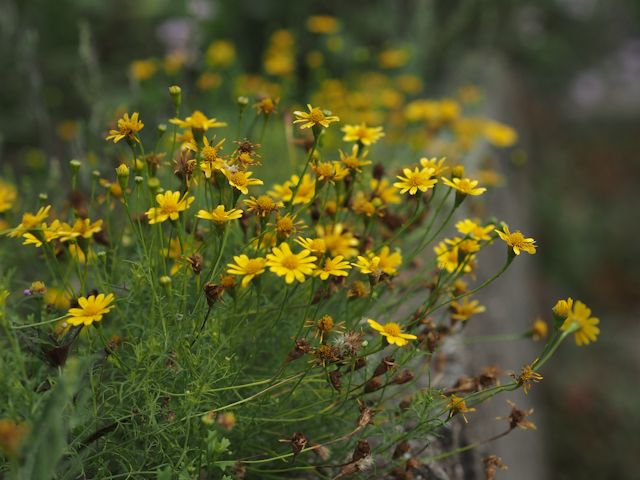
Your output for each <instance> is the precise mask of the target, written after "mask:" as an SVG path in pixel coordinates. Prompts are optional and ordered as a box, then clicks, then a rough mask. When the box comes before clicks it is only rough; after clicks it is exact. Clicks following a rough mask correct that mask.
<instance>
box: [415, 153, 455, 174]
mask: <svg viewBox="0 0 640 480" xmlns="http://www.w3.org/2000/svg"><path fill="white" fill-rule="evenodd" d="M446 161H447V159H446V158H440V159H437V158H436V157H433V158H427V157H422V158H421V159H420V166H421V167H422V168H432V169H433V173H432V175H433V176H434V177H438V176H440V175H442V174H443V173H444V172H446V171H447V170H449V167H448V166H447V165H445V163H446Z"/></svg>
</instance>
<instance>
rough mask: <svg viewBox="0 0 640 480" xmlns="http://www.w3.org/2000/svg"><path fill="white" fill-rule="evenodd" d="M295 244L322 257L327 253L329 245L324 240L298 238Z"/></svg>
mask: <svg viewBox="0 0 640 480" xmlns="http://www.w3.org/2000/svg"><path fill="white" fill-rule="evenodd" d="M295 242H296V243H297V244H298V245H300V246H301V247H302V248H306V249H307V250H309V251H310V252H311V253H314V254H317V255H322V254H323V253H324V252H326V251H327V244H326V243H325V241H324V239H322V238H303V237H300V238H296V239H295Z"/></svg>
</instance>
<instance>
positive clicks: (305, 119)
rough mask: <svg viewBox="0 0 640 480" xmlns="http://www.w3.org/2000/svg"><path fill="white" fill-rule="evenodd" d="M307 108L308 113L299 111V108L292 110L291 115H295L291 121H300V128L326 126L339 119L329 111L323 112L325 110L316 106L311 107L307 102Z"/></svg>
mask: <svg viewBox="0 0 640 480" xmlns="http://www.w3.org/2000/svg"><path fill="white" fill-rule="evenodd" d="M307 108H308V109H309V112H308V113H307V112H301V111H299V110H296V111H295V112H293V115H294V116H295V117H296V119H295V120H294V121H293V123H294V124H295V123H300V124H301V125H300V128H311V127H316V126H321V127H324V128H328V127H329V124H331V123H333V122H339V121H340V119H339V118H338V117H336V116H335V115H331V113H330V112H329V113H326V114H325V112H323V111H322V110H320V109H319V108H317V107H312V106H311V105H310V104H307Z"/></svg>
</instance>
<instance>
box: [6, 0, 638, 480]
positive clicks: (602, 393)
mask: <svg viewBox="0 0 640 480" xmlns="http://www.w3.org/2000/svg"><path fill="white" fill-rule="evenodd" d="M312 15H328V16H330V17H332V18H334V22H331V21H329V20H327V17H324V18H325V20H324V23H323V22H322V21H317V22H316V23H315V24H314V23H313V22H309V21H308V19H309V17H310V16H312ZM639 17H640V2H639V1H634V0H626V1H625V0H536V1H517V0H513V1H510V2H503V1H499V0H483V1H479V0H446V1H445V0H442V1H439V0H432V1H429V0H386V1H384V0H351V1H349V2H344V1H331V0H323V1H307V2H300V1H294V0H217V1H216V0H210V1H207V0H189V1H187V0H180V1H178V0H140V1H137V2H130V1H125V0H110V1H109V2H105V1H103V0H73V1H72V0H57V1H55V2H52V1H50V0H0V71H1V72H2V74H1V77H0V78H1V79H2V80H1V81H0V175H1V176H3V177H5V178H9V179H12V180H14V181H16V182H17V183H19V184H20V185H22V186H24V185H28V184H30V183H31V184H33V185H38V182H39V181H40V180H42V179H45V178H48V179H49V180H50V181H51V179H55V178H57V177H59V176H60V175H65V169H66V168H67V167H66V165H67V163H68V160H69V159H71V158H81V159H83V160H84V161H87V162H88V163H89V164H91V165H94V166H97V165H101V166H106V165H109V166H115V165H117V163H118V160H117V154H116V153H115V152H116V150H106V149H105V146H104V141H103V138H104V134H105V131H106V129H107V127H108V125H109V122H112V121H113V119H115V118H117V114H116V113H117V112H119V111H122V110H124V109H127V110H129V111H134V110H138V111H141V112H143V115H142V116H143V119H144V120H145V123H147V124H148V125H149V126H150V127H149V128H148V129H147V131H146V132H144V133H146V134H147V135H150V136H152V135H153V129H152V128H151V126H152V125H154V124H156V123H157V121H166V119H167V118H169V117H170V116H172V107H171V104H170V102H169V101H168V96H167V94H166V88H167V86H168V85H171V84H174V83H175V84H180V85H182V86H183V91H184V95H185V102H186V103H187V105H191V106H193V105H197V106H198V107H199V108H201V109H203V110H205V113H208V114H210V113H209V112H214V114H215V116H216V117H219V118H223V119H228V118H233V115H237V113H234V112H235V110H233V108H234V107H233V105H234V103H233V102H234V99H235V98H236V97H237V95H242V94H247V95H249V94H250V93H251V92H254V91H256V90H261V91H264V92H265V93H269V94H274V95H278V94H279V93H280V92H279V91H278V89H277V84H282V83H286V84H287V92H288V95H289V98H290V99H294V100H292V101H294V102H296V103H299V104H302V103H306V101H307V100H309V99H310V98H312V97H313V96H315V98H319V97H318V96H320V97H321V96H322V95H325V96H326V95H329V94H333V95H336V93H335V88H333V89H329V91H324V92H323V88H324V89H325V90H326V88H325V87H327V85H329V86H330V84H327V81H328V80H329V79H331V78H340V79H346V78H349V77H350V76H353V72H365V71H367V70H368V69H373V68H376V69H378V70H382V71H387V72H394V73H398V72H400V73H403V74H406V76H407V77H411V78H418V79H419V82H418V83H417V84H416V82H415V81H414V86H413V88H414V90H415V89H417V90H416V91H415V92H414V93H416V94H418V93H419V94H420V96H423V97H436V98H438V97H444V96H451V95H454V94H456V92H458V91H459V89H460V88H461V87H465V86H468V85H474V86H476V87H477V92H481V93H477V94H478V95H480V96H482V97H483V98H484V99H485V100H484V102H485V103H484V108H485V110H488V111H489V114H490V116H491V117H492V118H495V119H497V120H500V121H503V122H505V123H508V124H510V125H513V126H514V127H515V128H516V129H517V131H518V134H519V142H518V144H517V145H516V146H515V147H513V148H512V149H509V150H507V151H506V153H504V154H501V157H500V158H499V161H500V163H499V167H496V168H497V169H498V170H500V172H501V173H502V174H503V175H504V176H505V177H506V184H505V186H504V189H503V192H502V193H501V194H500V196H498V197H496V198H495V199H494V203H495V205H494V207H495V208H494V209H493V211H496V209H497V212H496V213H497V215H499V216H501V217H502V218H504V219H505V220H506V221H508V222H513V223H514V224H516V222H517V224H518V227H519V228H522V229H523V231H525V232H526V233H529V234H530V235H531V236H533V237H535V238H536V239H537V240H538V243H539V245H540V249H539V253H538V254H537V255H536V256H535V257H532V258H529V259H527V260H526V261H524V262H522V264H521V265H518V270H517V271H516V272H515V273H513V276H512V278H511V284H509V283H510V282H509V280H505V281H504V282H503V285H502V286H500V285H496V286H493V287H492V290H491V292H490V295H492V296H493V297H495V298H500V299H503V298H505V297H508V298H509V299H510V302H511V303H512V305H507V306H506V307H505V312H514V313H513V314H514V315H519V316H520V320H518V322H521V323H522V322H524V324H530V322H531V321H532V320H533V318H535V317H536V316H538V315H540V316H543V317H545V318H547V319H548V318H549V306H550V305H553V304H554V303H555V300H556V299H558V298H564V297H567V296H572V297H574V298H579V299H581V300H583V301H585V302H586V303H587V304H589V306H591V307H592V309H593V310H594V312H595V314H596V315H597V316H598V317H600V318H601V322H602V323H601V327H602V335H601V337H600V339H599V340H598V342H597V343H596V344H595V345H592V346H589V347H588V348H586V349H577V348H576V347H575V346H574V345H570V344H567V345H565V346H563V348H562V349H561V350H560V352H559V354H558V358H556V359H554V361H553V368H552V369H549V370H548V371H546V372H545V380H544V383H543V384H542V385H541V386H540V388H536V389H535V391H534V392H533V393H532V395H531V399H527V401H528V402H529V403H533V405H534V406H535V409H536V413H535V421H536V422H537V423H539V424H540V427H541V428H540V431H539V432H538V433H531V432H523V434H522V435H518V436H517V437H514V438H513V439H508V440H507V441H506V442H503V445H502V446H499V449H501V451H500V455H501V456H502V457H503V460H504V461H505V462H506V463H507V464H508V465H510V467H511V468H510V469H509V470H508V471H506V472H500V473H499V477H498V478H512V479H521V478H550V479H583V478H585V479H586V478H599V479H623V480H624V479H637V478H638V477H639V475H640V474H638V472H639V471H640V442H639V441H638V438H639V437H638V432H639V431H640V384H639V382H638V378H640V350H639V349H638V348H637V344H638V342H639V341H640V322H638V315H639V314H640V255H639V254H640V247H639V246H638V245H639V242H638V241H637V238H638V237H639V236H640V222H639V219H640V215H639V214H638V207H640V195H639V193H638V184H639V182H640V160H638V150H639V149H638V147H640V140H639V139H638V138H639V135H640V28H639V27H640V22H639ZM283 29H286V30H283ZM279 32H287V33H286V34H285V33H279ZM287 35H288V36H287ZM282 51H285V53H286V54H282ZM257 74H261V75H260V76H258V75H257ZM238 76H240V77H238ZM237 78H240V80H239V81H238V80H236V79H237ZM407 82H408V83H407V88H409V87H410V85H409V83H410V82H409V81H407ZM470 91H475V90H467V92H470ZM385 101H388V102H390V103H391V102H392V101H393V99H392V98H389V99H386V100H385ZM210 115H211V114H210ZM372 120H373V121H375V119H372ZM150 138H151V137H150ZM105 152H106V153H105ZM514 205H517V207H515V206H514ZM22 207H28V205H20V208H22ZM0 268H1V267H0ZM515 282H522V285H523V287H522V288H521V289H517V288H516V287H514V283H515ZM511 291H513V294H511V293H510V294H509V295H505V294H506V292H511ZM492 307H493V306H492ZM497 308H498V309H499V308H500V306H497ZM503 315H504V316H506V317H507V320H508V319H509V316H510V313H509V314H507V313H504V314H503ZM496 333H499V330H498V331H497V332H496ZM498 347H499V348H501V347H502V346H501V345H500V346H498ZM513 348H515V349H516V350H517V349H518V348H519V347H518V346H517V345H516V346H515V347H513ZM471 352H472V353H471V358H470V359H469V360H468V361H470V363H472V364H474V363H477V362H484V361H485V360H487V361H488V360H492V361H496V360H500V359H499V358H498V359H495V358H492V359H491V358H490V359H487V358H482V359H478V358H475V357H474V356H473V349H472V350H471ZM534 355H535V353H534ZM502 360H504V359H502ZM518 366H519V365H518V364H515V365H511V368H518ZM496 401H498V400H496ZM499 401H502V400H499ZM512 440H513V442H512ZM509 443H516V444H517V446H515V447H514V446H513V445H509ZM487 453H493V450H491V449H490V450H487ZM527 468H528V469H529V471H528V472H529V473H527V471H525V470H526V469H527ZM532 472H536V473H532ZM527 475H529V476H527ZM434 478H435V477H434Z"/></svg>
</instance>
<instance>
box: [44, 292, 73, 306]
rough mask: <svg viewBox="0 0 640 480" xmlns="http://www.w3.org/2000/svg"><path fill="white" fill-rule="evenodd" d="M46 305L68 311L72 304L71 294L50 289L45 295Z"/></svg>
mask: <svg viewBox="0 0 640 480" xmlns="http://www.w3.org/2000/svg"><path fill="white" fill-rule="evenodd" d="M44 303H45V305H49V306H52V307H54V308H56V309H58V310H67V309H68V308H69V304H70V303H71V298H70V295H69V293H67V292H66V291H64V290H60V289H58V288H49V289H47V293H45V294H44Z"/></svg>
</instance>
